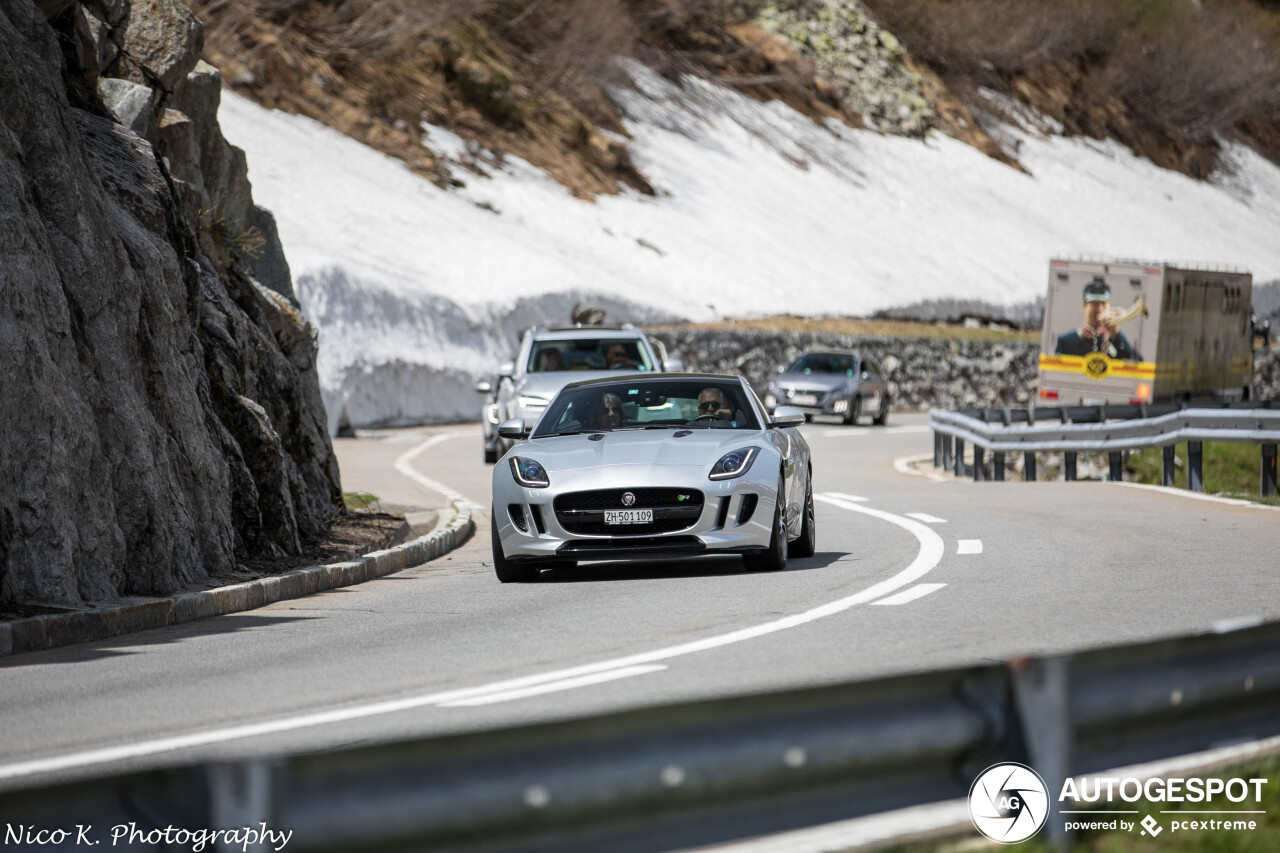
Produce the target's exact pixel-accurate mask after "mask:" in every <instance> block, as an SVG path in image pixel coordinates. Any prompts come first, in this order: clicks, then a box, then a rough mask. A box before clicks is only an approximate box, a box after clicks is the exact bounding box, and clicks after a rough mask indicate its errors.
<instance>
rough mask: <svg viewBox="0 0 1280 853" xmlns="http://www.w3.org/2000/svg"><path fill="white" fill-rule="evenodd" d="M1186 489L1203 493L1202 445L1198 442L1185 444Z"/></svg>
mask: <svg viewBox="0 0 1280 853" xmlns="http://www.w3.org/2000/svg"><path fill="white" fill-rule="evenodd" d="M1187 488H1188V489H1190V490H1191V491H1193V492H1203V491H1204V445H1203V444H1202V443H1201V442H1198V441H1188V442H1187Z"/></svg>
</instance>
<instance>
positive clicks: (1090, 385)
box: [1039, 259, 1253, 405]
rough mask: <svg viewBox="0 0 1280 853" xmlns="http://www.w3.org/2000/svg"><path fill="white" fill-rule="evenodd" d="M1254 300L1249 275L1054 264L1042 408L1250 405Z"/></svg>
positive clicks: (1128, 264) (1132, 264) (1145, 265)
mask: <svg viewBox="0 0 1280 853" xmlns="http://www.w3.org/2000/svg"><path fill="white" fill-rule="evenodd" d="M1252 291H1253V279H1252V276H1250V274H1249V273H1247V272H1244V271H1242V270H1234V269H1210V268H1196V267H1190V266H1175V265H1172V264H1165V263H1152V262H1145V261H1127V260H1121V261H1100V260H1059V259H1054V260H1051V261H1050V262H1049V290H1048V294H1047V296H1046V298H1045V315H1044V332H1043V338H1042V341H1041V349H1040V382H1039V389H1040V390H1039V402H1040V404H1041V405H1094V404H1103V403H1131V404H1143V403H1156V402H1177V401H1191V400H1196V401H1199V400H1240V399H1248V398H1249V396H1250V394H1249V382H1250V379H1251V374H1252V368H1253V363H1252V346H1253V334H1252V327H1251V325H1250V313H1251V299H1252Z"/></svg>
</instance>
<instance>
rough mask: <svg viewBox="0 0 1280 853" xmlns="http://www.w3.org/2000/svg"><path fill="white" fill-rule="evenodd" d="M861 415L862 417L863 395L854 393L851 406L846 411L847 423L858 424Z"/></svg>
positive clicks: (845, 420)
mask: <svg viewBox="0 0 1280 853" xmlns="http://www.w3.org/2000/svg"><path fill="white" fill-rule="evenodd" d="M860 417H862V397H861V396H859V395H857V394H854V395H853V399H852V400H850V401H849V408H848V409H847V410H846V411H845V413H844V422H845V425H846V426H852V425H853V424H856V423H857V422H858V418H860Z"/></svg>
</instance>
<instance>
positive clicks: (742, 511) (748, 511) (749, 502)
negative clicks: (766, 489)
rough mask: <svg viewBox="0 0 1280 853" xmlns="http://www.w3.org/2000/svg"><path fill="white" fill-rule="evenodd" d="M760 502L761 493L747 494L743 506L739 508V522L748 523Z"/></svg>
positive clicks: (743, 499)
mask: <svg viewBox="0 0 1280 853" xmlns="http://www.w3.org/2000/svg"><path fill="white" fill-rule="evenodd" d="M758 503H760V496H759V495H745V496H744V497H743V498H742V506H741V508H739V509H738V523H739V524H746V523H747V522H748V521H750V520H751V516H752V515H754V514H755V511H756V504H758Z"/></svg>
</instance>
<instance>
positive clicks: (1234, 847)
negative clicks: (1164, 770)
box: [885, 757, 1280, 853]
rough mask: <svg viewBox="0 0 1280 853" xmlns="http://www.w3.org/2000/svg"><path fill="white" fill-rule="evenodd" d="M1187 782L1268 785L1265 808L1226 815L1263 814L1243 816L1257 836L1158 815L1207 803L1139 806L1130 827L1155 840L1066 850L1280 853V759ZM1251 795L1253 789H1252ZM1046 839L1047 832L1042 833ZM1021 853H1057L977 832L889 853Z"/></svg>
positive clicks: (1249, 804) (1116, 840) (1128, 839)
mask: <svg viewBox="0 0 1280 853" xmlns="http://www.w3.org/2000/svg"><path fill="white" fill-rule="evenodd" d="M1178 775H1185V776H1187V777H1191V776H1197V777H1203V778H1219V779H1230V778H1233V777H1239V778H1242V779H1266V780H1267V784H1266V785H1265V786H1264V788H1263V794H1262V803H1261V804H1259V805H1254V804H1253V799H1252V796H1250V798H1249V799H1247V800H1245V801H1244V802H1242V803H1239V804H1235V803H1229V802H1228V803H1227V804H1226V805H1223V806H1221V808H1223V809H1228V808H1232V809H1265V810H1266V814H1261V815H1240V816H1239V818H1243V819H1245V820H1255V821H1256V822H1257V828H1256V829H1253V830H1220V829H1219V830H1214V829H1194V830H1178V831H1177V832H1174V831H1173V830H1172V829H1170V827H1169V825H1170V823H1171V822H1172V821H1174V820H1179V821H1182V820H1206V819H1210V820H1211V819H1215V818H1216V819H1220V820H1221V819H1226V818H1229V817H1231V816H1230V815H1196V814H1189V813H1188V814H1182V815H1177V814H1160V812H1161V810H1177V811H1181V812H1193V811H1197V810H1202V809H1205V808H1218V806H1213V805H1210V806H1205V805H1204V804H1203V803H1149V802H1146V801H1139V802H1138V803H1136V804H1134V805H1133V806H1129V805H1126V806H1124V808H1136V809H1137V810H1138V812H1139V813H1138V814H1136V815H1124V819H1125V820H1126V821H1130V822H1132V823H1133V824H1134V825H1135V826H1137V825H1138V824H1140V823H1141V822H1142V819H1143V818H1144V817H1146V816H1147V815H1148V814H1149V815H1151V816H1152V817H1153V818H1155V820H1156V822H1157V823H1158V824H1159V825H1160V826H1162V827H1163V831H1162V832H1161V833H1160V834H1159V835H1158V836H1156V837H1154V838H1153V837H1151V836H1149V835H1148V836H1143V835H1141V834H1140V832H1141V828H1140V827H1139V828H1137V829H1134V830H1132V831H1122V830H1118V829H1117V830H1099V831H1094V832H1083V833H1080V834H1079V835H1078V836H1077V837H1076V838H1075V839H1074V843H1072V844H1071V845H1070V846H1069V847H1068V848H1067V850H1068V851H1070V853H1165V851H1172V853H1274V851H1277V850H1280V758H1278V757H1273V758H1267V759H1263V760H1259V761H1252V762H1249V763H1246V764H1241V765H1238V766H1236V767H1230V768H1223V769H1216V770H1213V771H1209V772H1205V773H1187V774H1178ZM1250 792H1251V794H1252V789H1250ZM1074 817H1077V818H1079V819H1081V820H1089V819H1090V818H1089V815H1075V816H1074ZM1113 817H1114V815H1098V817H1097V819H1098V820H1104V819H1105V820H1110V819H1111V818H1113ZM1042 833H1043V830H1042ZM979 849H981V850H1017V851H1018V853H1056V851H1055V848H1054V847H1053V846H1051V845H1050V844H1049V843H1048V842H1047V840H1045V839H1044V838H1043V837H1042V836H1036V838H1035V839H1033V840H1032V841H1030V842H1028V843H1026V844H1015V845H1008V846H1005V845H1000V844H995V843H994V842H993V843H990V844H986V843H983V842H982V839H981V838H979V837H978V833H977V831H976V830H975V831H974V832H973V837H972V838H964V839H956V838H953V839H949V840H947V841H942V842H934V843H927V844H908V845H902V846H898V847H893V848H890V849H889V850H888V851H885V853H958V851H961V850H965V851H969V850H979Z"/></svg>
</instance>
